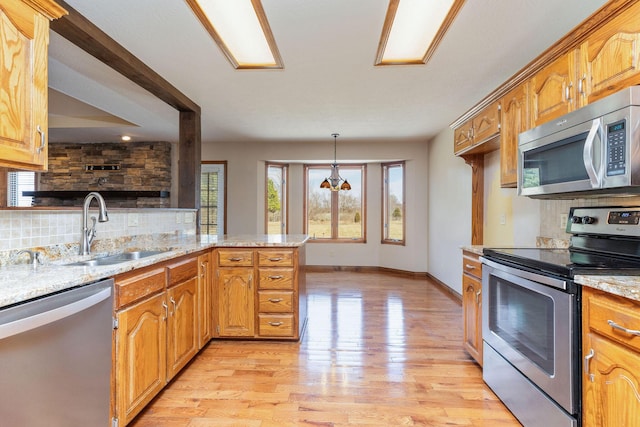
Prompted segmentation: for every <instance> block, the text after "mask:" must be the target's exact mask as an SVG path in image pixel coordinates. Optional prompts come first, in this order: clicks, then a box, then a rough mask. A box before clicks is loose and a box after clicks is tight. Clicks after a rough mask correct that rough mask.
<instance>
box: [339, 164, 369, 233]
mask: <svg viewBox="0 0 640 427" xmlns="http://www.w3.org/2000/svg"><path fill="white" fill-rule="evenodd" d="M340 176H341V177H342V178H344V179H346V180H347V181H349V184H351V190H349V191H340V192H338V217H339V220H338V237H339V238H340V239H360V238H362V219H363V215H362V170H361V169H345V168H340Z"/></svg>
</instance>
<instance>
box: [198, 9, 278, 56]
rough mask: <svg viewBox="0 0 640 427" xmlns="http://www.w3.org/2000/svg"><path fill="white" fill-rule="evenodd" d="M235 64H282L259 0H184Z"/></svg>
mask: <svg viewBox="0 0 640 427" xmlns="http://www.w3.org/2000/svg"><path fill="white" fill-rule="evenodd" d="M186 2H187V4H188V5H189V6H190V7H191V9H192V10H193V12H194V13H195V14H196V16H197V17H198V19H199V20H200V22H201V23H202V25H204V27H205V29H206V30H207V31H208V32H209V34H211V37H213V39H214V40H215V41H216V43H217V44H218V46H220V48H221V49H222V51H223V53H224V54H225V56H226V57H227V59H229V61H230V62H231V64H232V65H233V66H234V67H235V68H283V65H282V59H281V58H280V53H279V52H278V48H277V46H276V44H275V39H274V37H273V34H272V33H271V28H270V27H269V23H268V22H267V17H266V15H265V13H264V9H263V8H262V4H261V3H260V0H186Z"/></svg>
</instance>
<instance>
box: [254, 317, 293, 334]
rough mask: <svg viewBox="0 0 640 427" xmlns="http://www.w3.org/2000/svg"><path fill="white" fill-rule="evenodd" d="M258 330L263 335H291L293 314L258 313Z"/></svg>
mask: <svg viewBox="0 0 640 427" xmlns="http://www.w3.org/2000/svg"><path fill="white" fill-rule="evenodd" d="M258 331H259V332H258V334H259V335H260V336H263V337H292V336H293V314H278V315H276V314H260V315H258Z"/></svg>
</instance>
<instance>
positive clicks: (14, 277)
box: [0, 234, 308, 308]
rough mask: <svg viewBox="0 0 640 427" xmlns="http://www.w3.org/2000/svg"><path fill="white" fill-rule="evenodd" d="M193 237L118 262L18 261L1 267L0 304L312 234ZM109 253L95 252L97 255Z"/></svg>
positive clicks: (295, 241)
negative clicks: (173, 261) (211, 251)
mask: <svg viewBox="0 0 640 427" xmlns="http://www.w3.org/2000/svg"><path fill="white" fill-rule="evenodd" d="M191 237H192V238H189V239H184V238H181V239H176V240H175V241H167V240H162V242H158V243H157V244H153V243H149V244H148V246H146V247H144V248H136V249H137V250H161V251H162V252H160V253H158V254H155V255H152V256H149V257H146V258H141V259H137V260H131V261H127V262H123V263H119V264H114V265H104V266H83V265H68V264H69V263H73V262H76V261H79V260H81V259H82V260H84V259H87V257H80V256H75V257H71V258H62V259H58V260H55V261H51V262H47V261H45V262H44V263H43V264H41V265H38V266H37V267H36V268H35V269H34V268H33V267H32V266H31V265H30V264H14V265H7V266H3V267H1V268H0V308H2V307H7V306H11V305H14V304H18V303H22V302H25V301H28V300H32V299H34V298H39V297H43V296H46V295H49V294H53V293H56V292H59V291H63V290H65V289H70V288H74V287H77V286H83V285H87V284H90V283H93V282H96V281H99V280H103V279H107V278H110V277H113V276H116V275H118V274H121V273H126V272H128V271H131V270H135V269H138V268H143V267H147V266H150V265H153V264H156V263H159V262H163V261H168V260H170V259H173V258H178V257H180V256H183V255H188V254H191V253H196V252H200V251H203V250H206V249H213V248H221V247H257V248H260V247H286V248H296V247H300V246H302V245H304V244H305V243H306V242H307V240H308V236H307V235H304V234H300V235H279V236H272V235H236V236H233V235H231V236H212V235H201V236H191ZM102 255H106V254H103V253H101V254H98V253H96V254H94V255H92V256H91V257H89V258H95V257H99V256H102Z"/></svg>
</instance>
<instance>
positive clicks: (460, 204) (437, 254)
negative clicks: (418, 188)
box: [427, 129, 471, 294]
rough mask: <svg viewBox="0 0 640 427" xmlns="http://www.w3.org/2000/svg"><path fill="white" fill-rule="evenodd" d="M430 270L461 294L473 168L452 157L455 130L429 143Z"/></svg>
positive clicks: (469, 239)
mask: <svg viewBox="0 0 640 427" xmlns="http://www.w3.org/2000/svg"><path fill="white" fill-rule="evenodd" d="M428 167H429V180H428V184H429V185H428V186H427V193H428V200H429V209H428V215H427V216H428V236H429V238H428V246H429V256H428V271H429V273H430V274H431V275H432V276H434V277H435V278H437V279H438V280H440V281H441V282H443V283H444V284H446V285H447V286H449V287H451V288H452V289H453V290H455V291H456V292H458V293H459V294H461V293H462V252H461V250H460V247H461V246H463V245H470V244H471V167H470V166H469V165H467V164H466V163H465V162H464V160H463V159H461V158H458V157H456V156H454V155H453V130H451V129H446V130H444V131H443V132H441V133H440V134H439V135H437V136H436V138H434V139H433V140H432V141H431V142H430V143H429V166H428Z"/></svg>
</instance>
